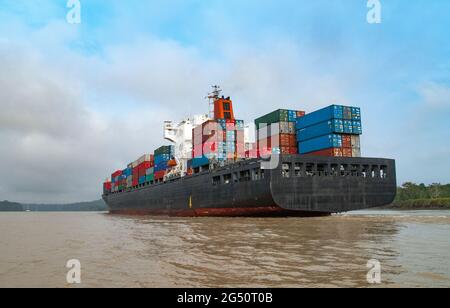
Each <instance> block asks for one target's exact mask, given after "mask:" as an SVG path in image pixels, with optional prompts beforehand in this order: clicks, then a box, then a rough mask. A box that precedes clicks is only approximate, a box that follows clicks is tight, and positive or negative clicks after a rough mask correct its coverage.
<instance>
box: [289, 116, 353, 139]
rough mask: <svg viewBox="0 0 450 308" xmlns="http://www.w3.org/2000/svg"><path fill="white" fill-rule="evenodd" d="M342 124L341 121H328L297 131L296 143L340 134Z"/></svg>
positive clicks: (342, 127)
mask: <svg viewBox="0 0 450 308" xmlns="http://www.w3.org/2000/svg"><path fill="white" fill-rule="evenodd" d="M343 132H344V122H343V121H342V120H330V121H327V122H322V123H319V124H316V125H313V126H309V127H306V128H303V129H301V130H299V131H297V141H305V140H308V139H313V138H317V137H320V136H323V135H329V134H342V133H343Z"/></svg>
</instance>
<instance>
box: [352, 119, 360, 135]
mask: <svg viewBox="0 0 450 308" xmlns="http://www.w3.org/2000/svg"><path fill="white" fill-rule="evenodd" d="M352 129H353V130H352V132H353V134H355V135H362V125H361V121H352Z"/></svg>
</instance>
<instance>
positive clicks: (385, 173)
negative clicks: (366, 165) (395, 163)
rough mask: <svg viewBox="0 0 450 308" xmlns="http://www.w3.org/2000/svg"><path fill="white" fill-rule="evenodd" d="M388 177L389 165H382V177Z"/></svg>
mask: <svg viewBox="0 0 450 308" xmlns="http://www.w3.org/2000/svg"><path fill="white" fill-rule="evenodd" d="M387 177H388V174H387V166H381V167H380V178H382V179H387Z"/></svg>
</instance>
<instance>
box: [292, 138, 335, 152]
mask: <svg viewBox="0 0 450 308" xmlns="http://www.w3.org/2000/svg"><path fill="white" fill-rule="evenodd" d="M340 147H342V137H341V135H336V134H329V135H325V136H321V137H318V138H314V139H309V140H306V141H303V142H299V143H298V148H299V153H300V154H307V153H311V152H315V151H320V150H324V149H328V148H340Z"/></svg>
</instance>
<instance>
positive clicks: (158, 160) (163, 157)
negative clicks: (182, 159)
mask: <svg viewBox="0 0 450 308" xmlns="http://www.w3.org/2000/svg"><path fill="white" fill-rule="evenodd" d="M171 158H172V156H171V155H170V154H158V155H155V164H156V165H158V164H161V163H163V162H167V161H169V160H170V159H171Z"/></svg>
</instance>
